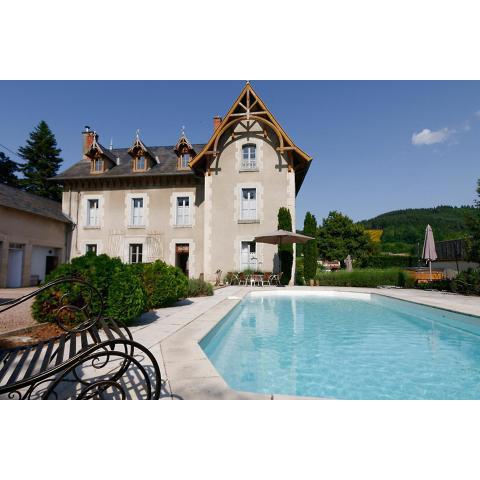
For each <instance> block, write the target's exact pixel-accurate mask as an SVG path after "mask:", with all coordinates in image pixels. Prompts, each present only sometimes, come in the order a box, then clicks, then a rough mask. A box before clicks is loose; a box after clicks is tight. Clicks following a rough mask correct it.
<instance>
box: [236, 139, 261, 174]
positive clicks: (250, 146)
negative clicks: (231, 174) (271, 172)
mask: <svg viewBox="0 0 480 480" xmlns="http://www.w3.org/2000/svg"><path fill="white" fill-rule="evenodd" d="M246 151H247V158H245V152H246ZM252 152H253V155H252ZM240 165H241V167H240V168H241V169H242V170H257V169H258V164H257V145H256V144H255V143H245V144H243V145H242V149H241V163H240Z"/></svg>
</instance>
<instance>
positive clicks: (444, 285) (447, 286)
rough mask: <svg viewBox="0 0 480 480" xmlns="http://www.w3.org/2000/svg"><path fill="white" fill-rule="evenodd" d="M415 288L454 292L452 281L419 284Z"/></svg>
mask: <svg viewBox="0 0 480 480" xmlns="http://www.w3.org/2000/svg"><path fill="white" fill-rule="evenodd" d="M415 288H418V289H420V290H441V291H447V292H451V291H452V281H451V280H435V281H433V282H425V283H417V284H416V285H415Z"/></svg>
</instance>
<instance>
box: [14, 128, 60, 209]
mask: <svg viewBox="0 0 480 480" xmlns="http://www.w3.org/2000/svg"><path fill="white" fill-rule="evenodd" d="M60 152H61V150H60V149H59V148H57V141H56V140H55V135H54V134H53V133H52V131H51V130H50V128H49V127H48V125H47V123H46V122H45V121H44V120H42V121H41V122H40V123H39V124H38V126H37V127H35V129H34V130H33V132H31V133H30V137H29V138H28V140H27V143H26V145H25V146H24V147H20V148H19V149H18V154H19V155H20V157H22V158H23V159H24V160H26V163H25V165H22V166H21V167H20V170H21V172H22V173H23V175H24V177H25V178H23V179H21V180H20V185H21V186H22V188H23V189H24V190H25V191H27V192H30V193H34V194H35V195H40V196H41V197H47V198H50V199H51V200H60V199H61V189H60V187H59V186H58V185H56V184H54V183H52V182H49V181H48V180H47V179H48V178H51V177H53V176H55V175H56V173H57V172H58V169H59V167H60V164H61V163H62V158H61V157H60Z"/></svg>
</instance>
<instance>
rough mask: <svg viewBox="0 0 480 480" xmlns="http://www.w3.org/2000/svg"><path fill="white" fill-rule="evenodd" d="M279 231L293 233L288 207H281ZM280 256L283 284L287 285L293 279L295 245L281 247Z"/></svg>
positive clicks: (279, 247) (279, 249)
mask: <svg viewBox="0 0 480 480" xmlns="http://www.w3.org/2000/svg"><path fill="white" fill-rule="evenodd" d="M278 229H279V230H287V231H289V232H291V231H292V215H291V214H290V210H289V209H288V208H286V207H280V209H279V210H278ZM278 256H279V258H280V265H281V269H282V272H283V275H282V284H283V285H287V284H288V283H289V282H290V279H291V278H292V265H293V245H291V244H287V245H279V246H278Z"/></svg>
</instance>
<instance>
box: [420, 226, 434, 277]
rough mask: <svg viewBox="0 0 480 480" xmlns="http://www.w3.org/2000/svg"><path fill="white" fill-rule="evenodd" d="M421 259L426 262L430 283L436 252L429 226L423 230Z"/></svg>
mask: <svg viewBox="0 0 480 480" xmlns="http://www.w3.org/2000/svg"><path fill="white" fill-rule="evenodd" d="M422 258H423V259H424V260H426V261H427V262H428V266H429V268H430V281H432V260H433V261H435V260H436V259H437V251H436V250H435V240H434V238H433V232H432V227H431V226H430V225H427V228H426V229H425V240H424V242H423V253H422Z"/></svg>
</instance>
